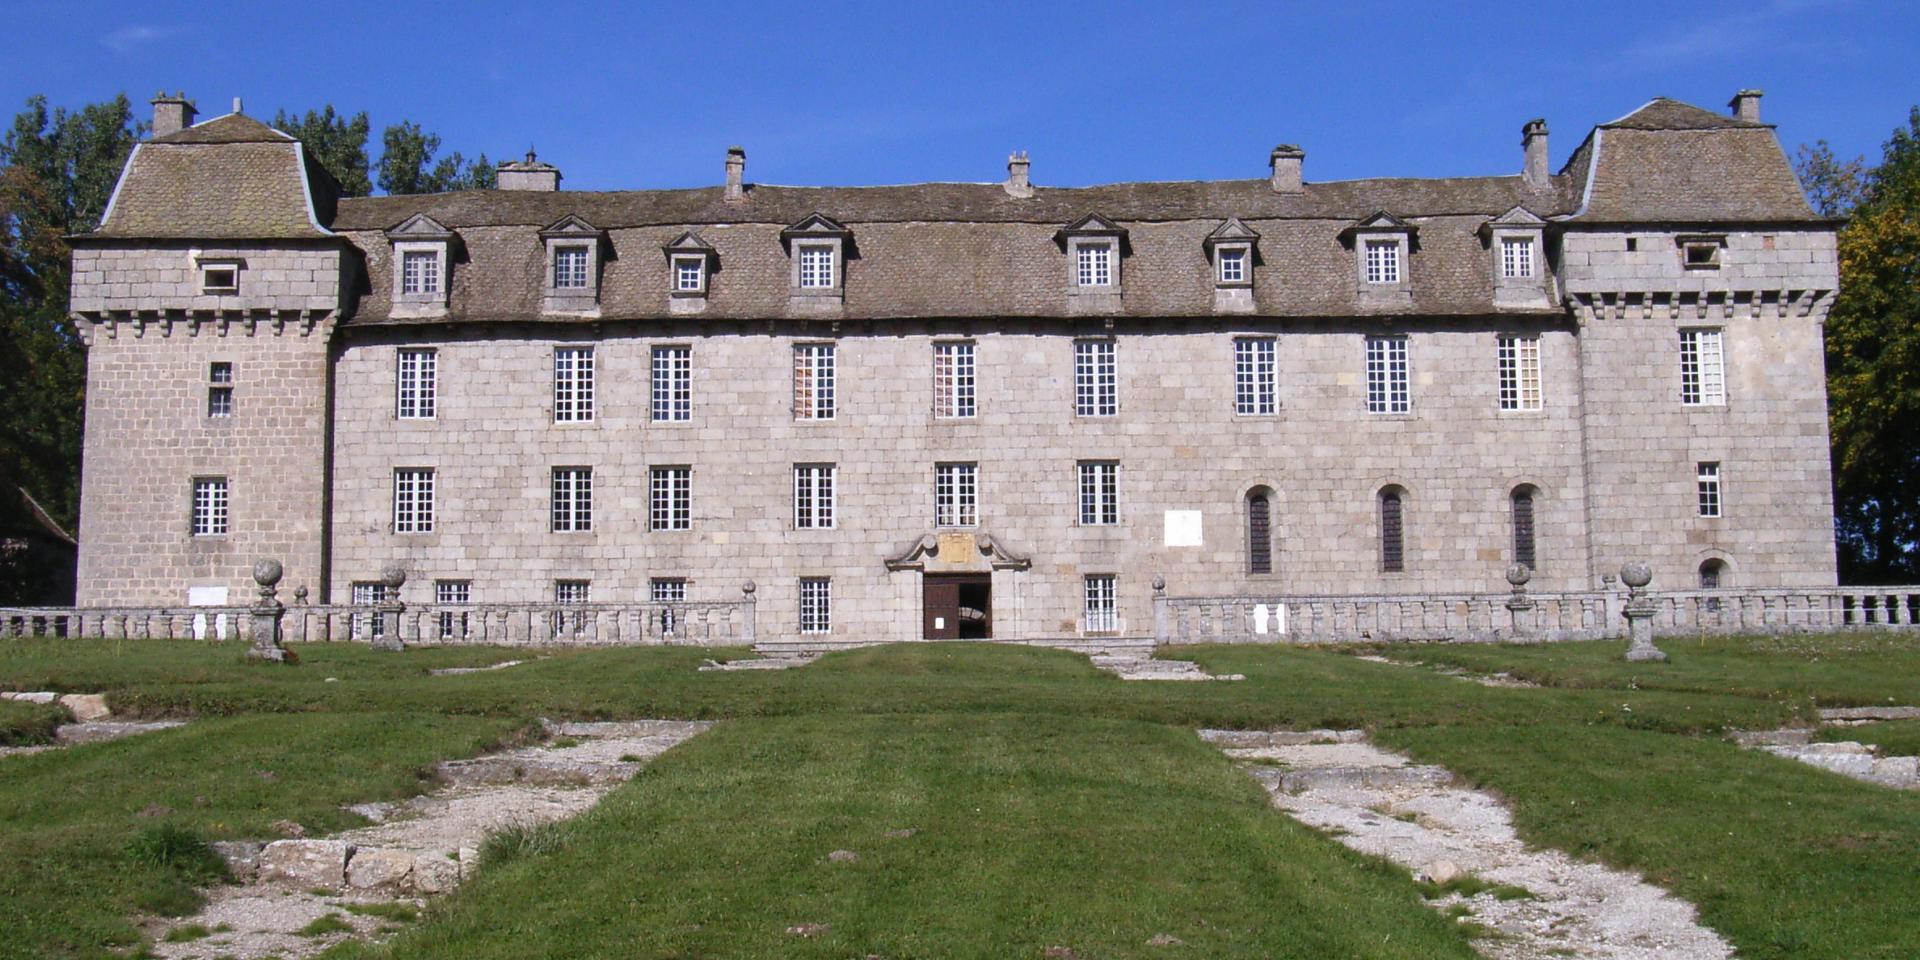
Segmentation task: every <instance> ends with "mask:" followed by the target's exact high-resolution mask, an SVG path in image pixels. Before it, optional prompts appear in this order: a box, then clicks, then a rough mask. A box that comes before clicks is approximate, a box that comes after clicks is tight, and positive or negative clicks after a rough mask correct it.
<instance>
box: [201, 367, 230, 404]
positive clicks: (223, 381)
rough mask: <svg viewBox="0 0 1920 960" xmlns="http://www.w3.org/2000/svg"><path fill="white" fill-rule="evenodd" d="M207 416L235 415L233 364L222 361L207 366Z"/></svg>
mask: <svg viewBox="0 0 1920 960" xmlns="http://www.w3.org/2000/svg"><path fill="white" fill-rule="evenodd" d="M207 416H209V417H231V416H233V364H231V363H226V362H220V363H214V364H212V365H210V366H208V368H207Z"/></svg>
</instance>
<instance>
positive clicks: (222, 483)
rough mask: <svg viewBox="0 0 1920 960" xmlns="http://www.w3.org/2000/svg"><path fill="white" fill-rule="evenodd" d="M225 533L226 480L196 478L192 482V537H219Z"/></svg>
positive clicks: (221, 478) (222, 478)
mask: <svg viewBox="0 0 1920 960" xmlns="http://www.w3.org/2000/svg"><path fill="white" fill-rule="evenodd" d="M226 532H227V478H226V477H199V478H196V479H195V480H194V481H193V535H194V536H196V537H219V536H225V535H226Z"/></svg>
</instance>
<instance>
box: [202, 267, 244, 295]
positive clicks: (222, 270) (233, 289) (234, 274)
mask: <svg viewBox="0 0 1920 960" xmlns="http://www.w3.org/2000/svg"><path fill="white" fill-rule="evenodd" d="M200 292H201V293H238V292H240V268H239V266H237V265H235V264H231V263H215V264H207V265H205V266H202V267H201V268H200Z"/></svg>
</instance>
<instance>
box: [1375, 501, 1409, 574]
mask: <svg viewBox="0 0 1920 960" xmlns="http://www.w3.org/2000/svg"><path fill="white" fill-rule="evenodd" d="M1403 509H1404V508H1403V505H1402V504H1401V502H1400V491H1399V490H1397V489H1387V490H1382V491H1380V569H1381V570H1383V571H1385V572H1387V573H1401V572H1404V571H1405V570H1406V569H1407V542H1406V527H1405V522H1406V518H1405V516H1404V515H1403V512H1402V511H1403Z"/></svg>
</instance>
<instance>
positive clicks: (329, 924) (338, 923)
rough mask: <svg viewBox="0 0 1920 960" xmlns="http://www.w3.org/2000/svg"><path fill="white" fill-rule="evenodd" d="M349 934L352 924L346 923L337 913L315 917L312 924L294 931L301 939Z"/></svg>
mask: <svg viewBox="0 0 1920 960" xmlns="http://www.w3.org/2000/svg"><path fill="white" fill-rule="evenodd" d="M351 932H353V924H351V923H348V922H347V921H346V918H344V917H342V916H340V915H339V914H337V913H329V914H326V915H325V916H320V917H315V918H313V922H312V923H309V924H307V925H306V926H304V927H301V928H300V929H298V930H295V931H294V933H295V934H298V935H299V936H302V937H325V936H330V935H332V934H336V933H351Z"/></svg>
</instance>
